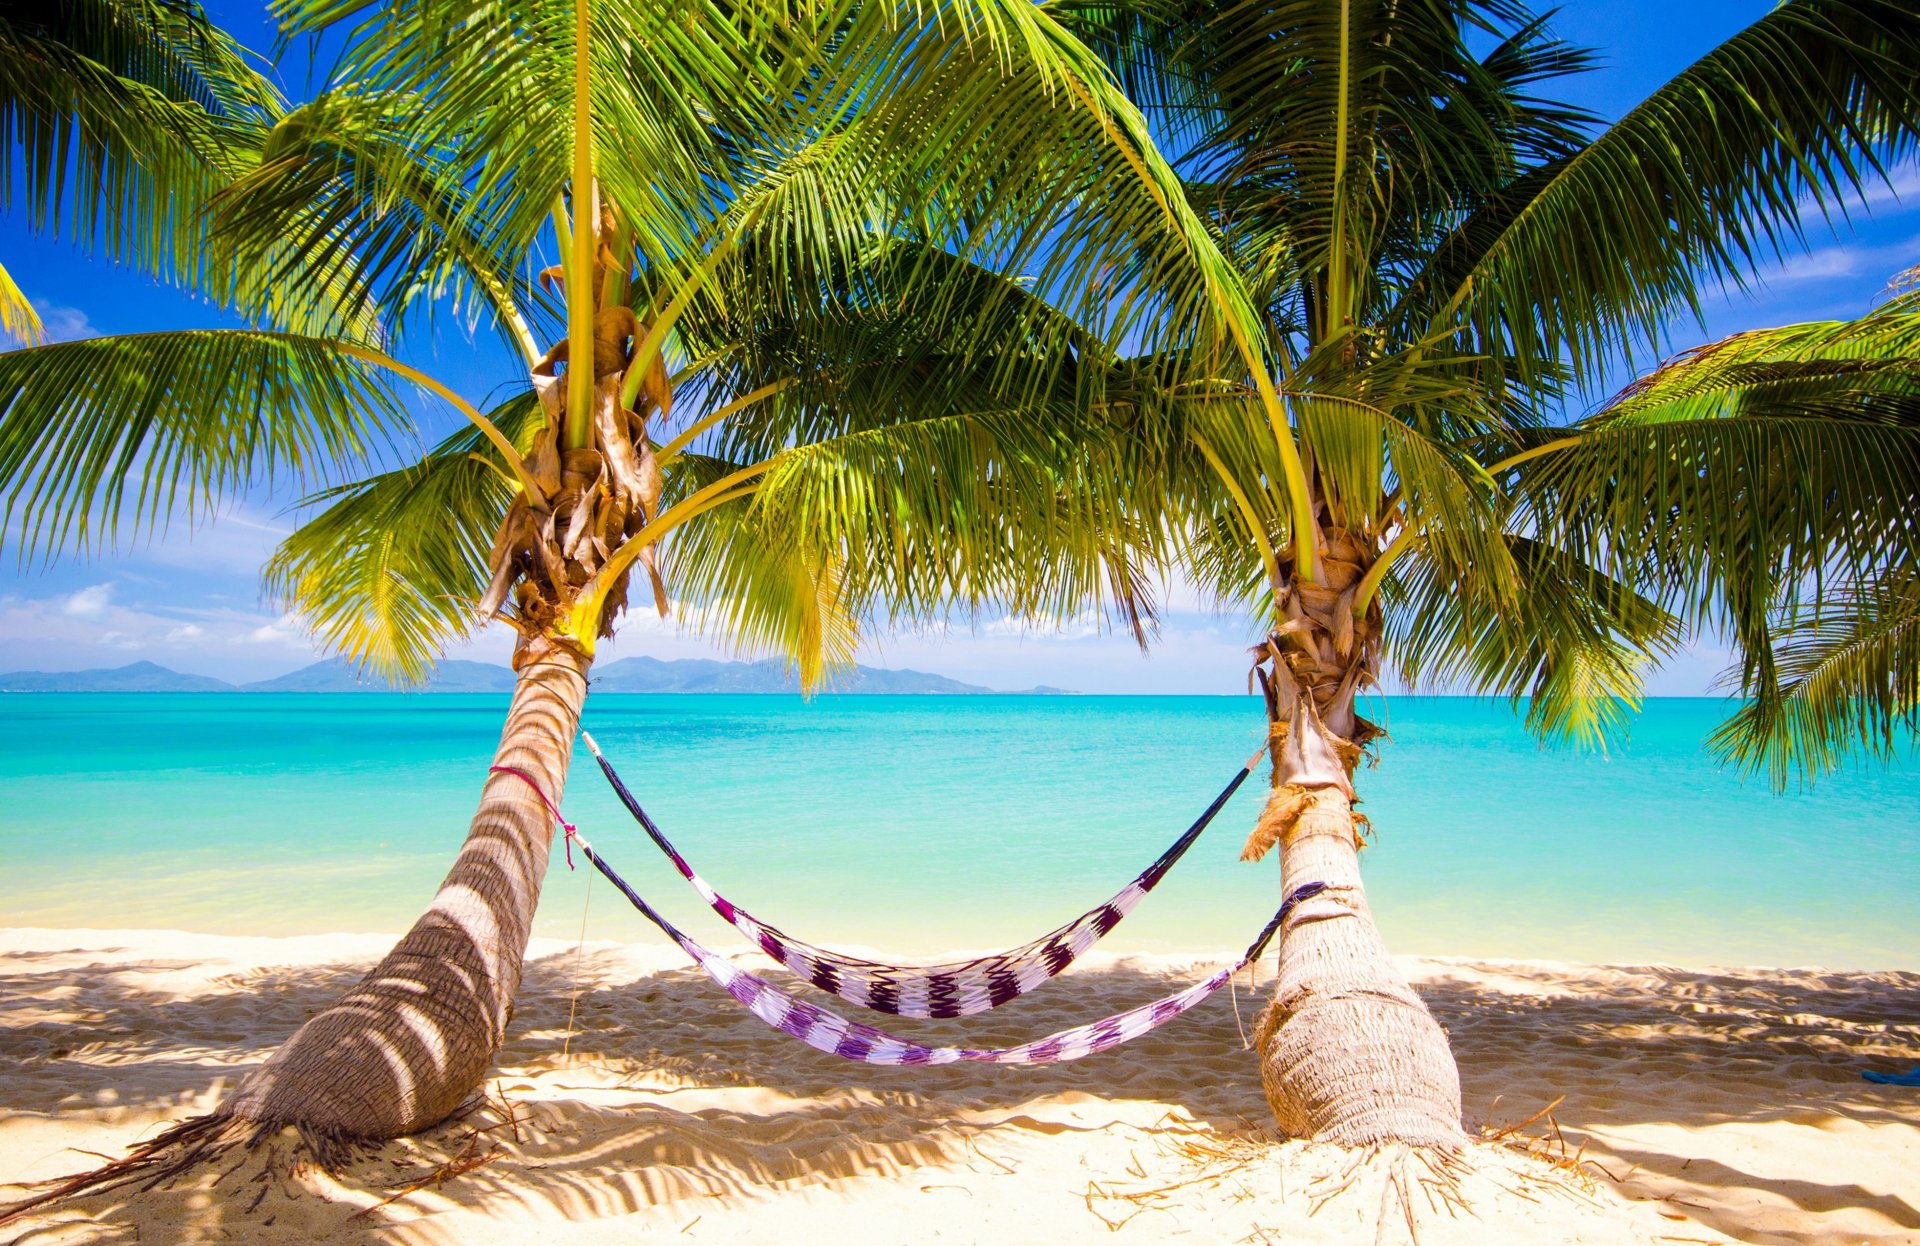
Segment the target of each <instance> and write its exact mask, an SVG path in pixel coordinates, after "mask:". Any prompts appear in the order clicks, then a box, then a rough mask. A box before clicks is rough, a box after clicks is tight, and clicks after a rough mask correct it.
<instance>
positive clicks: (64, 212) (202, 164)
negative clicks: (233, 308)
mask: <svg viewBox="0 0 1920 1246" xmlns="http://www.w3.org/2000/svg"><path fill="white" fill-rule="evenodd" d="M15 9H16V11H15V12H11V13H9V15H8V16H7V18H6V19H5V20H4V21H0V131H4V133H6V134H7V135H8V136H9V147H10V153H9V158H8V159H7V160H5V161H4V162H0V207H4V208H5V209H7V210H10V211H18V212H20V213H22V215H23V217H24V219H25V221H26V223H27V225H28V227H29V228H30V229H32V230H34V231H36V232H43V233H50V234H57V235H61V236H65V237H68V238H72V239H74V240H76V241H78V242H80V243H81V244H82V245H84V246H87V247H89V248H92V249H94V250H96V251H98V252H100V253H101V254H103V255H105V256H107V257H108V258H110V259H114V260H118V261H121V262H125V263H131V264H134V265H136V266H138V267H140V268H142V269H145V270H147V271H149V272H152V273H155V274H157V275H159V276H161V277H163V278H165V279H167V280H170V281H174V282H177V283H179V284H181V285H183V286H186V287H187V288H190V289H195V290H199V291H202V292H205V293H207V294H209V295H211V296H213V297H215V298H217V299H220V300H222V301H230V302H235V303H236V304H238V305H241V306H243V307H247V308H251V307H252V306H254V304H253V303H251V302H250V301H249V299H248V297H247V296H248V295H249V293H252V294H256V295H257V294H258V293H259V292H257V291H249V290H248V288H247V286H246V282H245V279H244V277H243V276H242V275H241V274H240V273H238V272H237V271H236V270H234V269H233V268H231V267H230V266H227V265H225V264H223V263H221V262H220V257H219V256H218V255H217V253H216V252H215V250H214V249H211V248H210V247H209V244H208V240H207V237H206V233H205V229H204V221H203V220H202V219H201V213H202V211H203V210H204V208H205V205H206V204H207V202H208V201H209V199H210V198H211V196H212V195H213V193H214V192H215V191H216V190H217V189H218V188H219V186H220V185H221V184H222V182H224V180H225V179H226V178H228V177H229V176H231V175H232V174H233V173H234V172H236V171H238V169H239V168H240V167H242V166H243V165H244V163H245V162H246V160H247V158H248V153H249V151H250V150H251V148H252V145H253V144H254V143H255V142H257V140H258V137H259V134H260V133H261V131H262V130H263V128H264V126H265V125H266V124H268V123H269V122H270V121H271V119H272V117H274V116H275V115H277V114H278V112H279V111H280V109H281V107H282V104H281V101H280V98H279V95H278V93H277V92H275V91H274V90H273V88H272V87H271V85H269V84H268V83H267V81H266V79H264V78H263V77H261V76H260V75H259V74H258V73H256V72H255V71H254V70H253V69H252V68H251V67H250V66H249V65H248V64H247V63H246V60H245V58H244V55H243V53H242V52H241V50H240V48H239V47H238V45H236V44H235V43H234V42H233V41H232V39H230V38H229V37H228V36H227V35H226V34H225V33H224V32H222V31H220V30H219V29H217V28H216V27H214V26H213V25H212V24H211V23H210V22H208V20H207V18H206V15H205V13H204V11H203V10H202V9H201V8H200V6H199V5H197V4H193V3H171V2H167V0H76V2H75V3H60V4H47V5H38V6H15Z"/></svg>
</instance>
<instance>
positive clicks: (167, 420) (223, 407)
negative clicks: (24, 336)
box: [0, 330, 402, 559]
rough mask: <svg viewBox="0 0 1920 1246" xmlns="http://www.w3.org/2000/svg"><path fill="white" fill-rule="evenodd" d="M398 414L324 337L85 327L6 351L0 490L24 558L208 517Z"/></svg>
mask: <svg viewBox="0 0 1920 1246" xmlns="http://www.w3.org/2000/svg"><path fill="white" fill-rule="evenodd" d="M401 421H402V415H401V412H400V410H399V408H398V406H397V405H396V403H395V402H394V399H393V396H392V394H391V393H390V392H389V391H388V389H387V388H386V385H385V383H384V380H383V379H382V378H381V377H380V376H379V375H378V374H376V373H375V372H373V370H372V369H371V367H370V365H368V364H366V363H365V362H363V361H362V360H360V359H357V358H354V357H350V356H347V355H345V354H343V353H341V352H340V351H339V350H338V349H337V348H336V345H335V344H334V343H332V342H329V341H325V340H321V339H315V338H306V337H300V336H296V335H292V334H284V333H263V332H255V331H251V330H200V331H181V332H172V333H144V334H131V335H127V336H124V337H102V338H90V339H86V340H83V341H77V342H60V343H55V344H52V345H46V346H35V347H29V348H27V349H23V350H15V351H10V352H7V353H5V354H0V482H4V483H3V484H0V488H3V489H4V496H5V500H6V502H5V520H6V525H7V533H8V537H9V539H10V541H11V542H12V543H13V544H14V546H15V549H16V551H17V553H18V555H19V556H20V557H22V558H29V559H30V558H35V557H41V558H47V557H52V556H54V555H56V554H59V553H62V552H64V551H67V550H69V549H87V548H91V547H96V546H103V547H104V546H111V545H113V544H115V543H117V542H119V541H124V540H129V539H135V538H137V537H139V536H141V535H143V534H146V533H151V532H153V531H155V530H156V529H157V528H159V527H160V526H161V525H164V524H165V523H166V522H168V520H169V519H170V517H173V516H175V515H180V516H184V517H187V518H190V519H191V518H195V517H199V516H203V515H206V514H208V513H210V512H211V510H212V509H213V508H214V507H215V506H216V505H217V504H218V503H219V502H220V501H221V500H222V499H223V498H225V497H228V496H230V495H232V494H233V493H234V492H236V491H237V490H240V489H243V488H246V487H249V486H253V485H258V484H260V483H262V482H263V481H267V480H270V479H271V478H272V476H273V475H274V473H276V472H277V471H283V470H286V469H289V468H291V469H293V470H294V471H295V472H297V473H300V474H301V475H308V476H310V475H321V474H325V473H328V472H331V471H336V470H342V469H344V468H345V467H347V466H348V465H350V464H352V463H353V462H354V461H356V460H360V459H364V458H365V457H367V456H369V455H371V454H374V453H377V452H378V451H379V450H380V449H381V448H382V447H383V446H384V444H385V442H386V439H387V438H388V437H389V436H390V435H391V434H392V432H393V431H394V430H395V429H397V428H398V427H399V426H400V424H401Z"/></svg>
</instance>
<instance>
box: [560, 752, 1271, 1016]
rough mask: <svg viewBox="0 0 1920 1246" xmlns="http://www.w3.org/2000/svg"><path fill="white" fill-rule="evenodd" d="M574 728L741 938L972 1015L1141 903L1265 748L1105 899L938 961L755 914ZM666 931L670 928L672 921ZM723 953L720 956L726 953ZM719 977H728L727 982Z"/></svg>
mask: <svg viewBox="0 0 1920 1246" xmlns="http://www.w3.org/2000/svg"><path fill="white" fill-rule="evenodd" d="M580 735H581V738H582V739H584V740H585V741H586V742H587V747H588V748H589V749H591V750H593V757H594V760H595V761H597V762H599V763H600V772H601V773H602V774H604V775H606V776H607V782H608V783H610V784H612V785H613V790H614V792H615V793H616V794H618V796H619V797H620V803H622V804H624V805H625V806H626V807H627V812H628V813H631V814H632V815H633V818H634V821H636V822H638V823H639V824H640V826H641V828H642V829H644V830H645V831H646V833H647V835H648V837H649V838H650V839H652V840H653V842H654V844H655V846H657V847H658V848H659V849H660V851H661V852H663V853H665V854H666V856H667V859H668V860H669V861H672V862H673V865H674V868H675V869H677V870H679V871H680V876H681V877H682V878H684V879H686V880H687V882H688V883H690V884H692V886H693V889H694V890H695V891H697V892H699V893H700V897H701V899H703V900H705V901H706V902H707V904H708V906H709V907H711V908H712V909H713V911H714V912H716V913H718V914H719V915H720V916H721V917H722V918H723V919H724V920H726V921H727V922H729V923H731V924H732V925H733V928H734V929H736V930H738V931H739V932H740V933H741V934H743V935H745V936H746V938H747V942H749V943H751V944H752V945H753V946H754V947H757V948H759V949H760V950H761V951H762V952H765V953H766V954H767V955H768V956H770V957H772V958H773V959H774V960H776V961H778V962H779V963H780V964H782V965H785V966H786V967H787V968H788V969H790V970H792V971H793V972H794V973H796V974H798V975H799V976H800V977H802V978H804V979H806V980H807V981H808V982H810V983H812V984H813V985H814V986H817V987H819V988H820V989H821V990H823V991H826V992H828V993H830V994H833V995H838V996H839V997H840V998H841V999H844V1000H846V1001H847V1002H848V1003H851V1004H858V1005H859V1006H861V1007H862V1008H871V1009H873V1010H874V1011H875V1012H884V1013H890V1014H892V1015H894V1016H898V1017H970V1016H973V1015H974V1014H976V1013H982V1012H986V1011H987V1010H988V1009H991V1008H998V1007H999V1006H1000V1005H1002V1004H1004V1003H1006V1002H1007V1001H1008V1000H1010V999H1014V998H1017V997H1018V996H1021V995H1025V994H1026V993H1027V992H1028V991H1031V990H1033V989H1034V988H1036V987H1038V986H1040V985H1042V984H1043V983H1045V982H1047V981H1048V980H1049V979H1051V978H1052V977H1053V976H1054V975H1056V974H1058V973H1060V972H1061V971H1063V970H1065V969H1066V967H1067V966H1068V965H1071V964H1072V963H1073V962H1074V960H1075V959H1076V958H1077V957H1079V956H1080V955H1081V954H1082V953H1083V952H1085V951H1086V950H1087V949H1088V948H1091V947H1092V946H1093V945H1094V944H1096V943H1098V942H1099V941H1100V940H1101V939H1102V938H1103V937H1104V936H1105V935H1106V934H1107V933H1108V932H1109V931H1111V930H1112V929H1113V928H1114V927H1115V926H1118V925H1119V924H1120V922H1121V920H1122V919H1123V918H1125V917H1126V916H1127V914H1129V913H1131V912H1133V910H1134V909H1136V908H1138V907H1139V906H1140V902H1141V901H1142V900H1144V899H1146V898H1147V893H1148V892H1150V891H1152V890H1153V889H1154V888H1155V887H1156V886H1158V885H1159V883H1160V880H1161V879H1162V878H1164V877H1165V876H1166V874H1167V871H1168V870H1171V869H1172V868H1173V867H1174V864H1175V863H1176V862H1178V861H1179V860H1180V858H1181V857H1183V856H1185V855H1186V852H1187V849H1189V848H1191V847H1193V844H1194V841H1195V840H1197V839H1199V838H1200V833H1201V832H1202V831H1204V830H1206V829H1207V824H1208V823H1210V822H1212V821H1213V819H1214V816H1215V815H1216V814H1218V813H1219V812H1220V810H1221V809H1222V808H1223V807H1225V805H1226V803H1227V801H1228V800H1229V799H1231V798H1232V796H1233V794H1234V793H1235V792H1237V791H1239V790H1240V785H1241V784H1242V783H1244V782H1246V778H1247V776H1248V775H1249V774H1251V773H1252V772H1253V768H1254V767H1255V766H1256V765H1258V764H1259V762H1260V759H1261V758H1262V757H1264V756H1266V751H1267V750H1266V748H1265V747H1264V746H1262V747H1261V749H1260V751H1259V752H1257V753H1255V754H1254V755H1253V756H1252V757H1251V758H1249V759H1248V760H1247V764H1246V765H1245V766H1242V767H1241V768H1240V772H1239V773H1238V774H1236V775H1234V776H1233V781H1232V782H1230V783H1228V784H1227V786H1226V788H1225V790H1223V791H1222V792H1221V793H1220V794H1219V795H1218V796H1216V797H1214V799H1213V803H1212V804H1211V805H1208V806H1207V809H1206V812H1204V813H1202V814H1201V815H1200V817H1199V819H1198V820H1197V821H1195V822H1194V824H1193V825H1192V826H1190V827H1188V828H1187V830H1186V833H1185V834H1183V835H1181V836H1180V838H1179V839H1176V840H1174V841H1173V844H1172V845H1171V846H1170V847H1168V849H1167V850H1166V851H1165V852H1163V853H1161V854H1160V856H1159V859H1157V860H1156V861H1154V863H1153V864H1152V865H1150V866H1148V867H1147V868H1146V869H1145V870H1144V871H1143V872H1142V873H1141V874H1140V875H1139V876H1138V877H1137V878H1135V879H1134V880H1133V881H1132V882H1130V883H1128V884H1127V885H1126V886H1125V887H1123V888H1122V889H1121V890H1120V893H1119V894H1118V895H1116V896H1114V897H1113V898H1112V899H1111V900H1108V901H1107V902H1106V903H1105V904H1101V905H1097V906H1095V907H1094V908H1091V909H1089V910H1087V911H1086V912H1085V913H1082V914H1081V915H1080V916H1078V917H1076V918H1074V919H1073V920H1072V921H1070V922H1068V923H1067V924H1066V925H1064V926H1061V927H1060V928H1058V929H1057V930H1053V931H1050V932H1048V933H1047V934H1044V935H1041V936H1040V937H1039V938H1037V939H1035V940H1033V941H1032V942H1031V943H1025V944H1022V945H1021V946H1019V947H1017V948H1013V949H1012V950H1010V951H1006V952H998V953H995V954H994V955H992V956H982V957H980V958H978V959H976V960H966V961H955V962H952V963H949V964H944V965H890V964H886V963H884V962H881V961H871V960H862V959H860V958H859V957H857V956H848V955H845V954H844V953H840V952H833V951H829V950H827V949H826V948H822V947H816V946H814V945H813V944H810V943H805V942H802V941H801V940H799V939H796V938H794V937H793V936H792V935H789V934H787V933H786V932H785V931H783V930H781V929H780V928H779V927H777V926H773V925H769V924H768V923H766V922H763V921H760V920H759V919H757V918H755V917H754V916H753V914H751V913H748V912H746V911H745V910H744V909H741V908H739V907H738V906H737V905H735V904H734V903H733V902H732V901H730V900H728V899H727V898H726V897H725V896H723V895H720V894H719V893H718V892H716V891H715V890H714V889H713V887H712V886H711V885H709V884H708V882H707V880H706V879H704V878H702V877H700V875H699V874H697V873H695V872H694V869H693V867H692V866H691V865H689V864H687V860H686V858H685V857H683V856H681V855H680V852H679V850H678V849H676V848H675V847H674V846H673V844H672V843H671V842H669V841H668V839H667V837H666V836H665V835H664V834H663V833H661V830H660V828H659V827H657V826H655V825H654V823H653V819H652V818H650V817H648V816H647V811H646V810H644V809H642V808H641V807H640V802H639V801H637V800H635V799H634V797H633V793H632V792H629V791H628V790H627V785H626V784H624V783H622V782H621V781H620V775H619V774H618V773H617V772H616V771H615V770H614V768H613V764H612V763H611V762H609V761H608V760H607V759H606V757H605V756H604V755H603V754H602V753H601V752H600V747H599V745H597V744H595V743H594V742H593V737H592V736H591V735H588V734H587V733H586V732H584V731H583V732H581V733H580ZM602 872H603V873H604V872H605V871H604V870H602ZM668 933H669V934H673V933H674V932H673V931H671V930H669V931H668ZM675 937H676V938H677V937H678V935H675ZM683 946H684V945H683ZM689 950H691V949H689ZM695 959H699V954H697V953H696V954H695ZM703 963H704V962H703ZM720 963H721V964H726V962H724V961H722V962H720ZM729 969H730V970H731V967H730V966H729ZM710 972H711V971H710ZM735 972H737V971H735ZM754 980H755V981H757V979H754ZM722 985H726V984H725V983H724V982H723V983H722ZM728 989H729V990H732V989H733V988H732V987H728ZM769 989H771V988H769ZM1199 998H1205V996H1204V994H1203V995H1202V996H1200V997H1198V998H1197V999H1196V1001H1195V1002H1198V999H1199ZM741 1002H742V1003H746V1002H747V1001H745V1000H742V1001H741ZM749 1006H751V1005H749ZM805 1006H806V1005H802V1007H805ZM1189 1006H1191V1005H1189ZM828 1015H831V1014H828Z"/></svg>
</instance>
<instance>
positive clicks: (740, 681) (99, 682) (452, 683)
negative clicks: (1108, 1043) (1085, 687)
mask: <svg viewBox="0 0 1920 1246" xmlns="http://www.w3.org/2000/svg"><path fill="white" fill-rule="evenodd" d="M592 680H593V690H594V691H595V692H603V693H604V692H750V693H779V692H787V693H793V692H798V691H800V681H799V680H798V679H797V678H796V677H795V676H794V674H793V672H792V671H791V670H789V669H788V668H787V666H786V665H785V664H784V663H781V662H777V661H772V660H768V661H763V662H720V661H715V660H714V659H712V658H680V659H677V660H675V661H662V660H660V659H659V658H621V659H620V660H618V661H615V662H608V663H606V664H604V665H602V666H596V667H595V668H594V669H593V673H592ZM512 689H513V672H512V671H511V670H509V669H508V668H506V667H504V666H494V665H492V664H491V663H487V662H463V661H447V662H442V663H441V664H440V665H439V666H438V667H437V668H435V670H434V672H433V677H432V678H431V679H429V680H428V681H427V683H426V685H425V686H424V687H422V688H419V689H414V691H419V692H501V693H504V692H510V691H512ZM390 691H393V688H392V686H391V685H389V684H386V683H383V682H381V681H380V680H377V679H368V678H367V677H365V676H364V675H362V674H361V673H360V672H359V671H358V670H357V669H355V667H354V666H353V665H352V663H350V662H348V661H347V660H346V659H344V658H330V659H328V660H326V661H323V662H315V663H314V664H313V665H312V666H303V667H301V668H300V669H299V670H297V671H290V672H288V673H287V674H285V675H281V676H278V677H276V678H273V679H262V680H257V681H255V682H253V683H246V684H232V683H228V682H227V681H226V680H224V679H215V678H213V677H212V676H209V675H187V674H183V673H181V672H180V671H174V670H168V669H167V668H166V667H164V666H160V665H158V664H156V663H153V662H135V663H133V664H132V665H130V666H116V667H112V668H100V669H96V670H86V671H13V672H11V673H6V674H0V692H390ZM822 691H824V692H829V693H893V694H901V693H909V694H936V695H946V696H993V695H1027V696H1070V695H1072V694H1071V693H1070V692H1068V691H1067V690H1066V689H1064V688H1049V687H1046V686H1044V685H1043V686H1041V687H1037V688H1027V689H1023V690H1022V691H1021V692H1020V693H1014V694H1002V693H999V692H998V690H997V689H993V688H983V687H981V686H979V685H978V684H967V683H961V682H960V681H959V680H957V679H948V678H947V677H946V676H945V675H933V674H929V673H928V672H926V671H906V670H900V671H895V670H885V669H882V668H879V667H872V666H856V667H854V668H853V669H852V670H849V671H844V672H842V673H840V674H839V675H838V676H837V677H835V678H834V679H833V680H832V681H831V682H830V684H829V686H828V687H826V688H824V689H822Z"/></svg>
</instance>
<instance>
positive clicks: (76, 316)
mask: <svg viewBox="0 0 1920 1246" xmlns="http://www.w3.org/2000/svg"><path fill="white" fill-rule="evenodd" d="M33 310H34V311H36V312H38V313H39V315H40V323H41V324H42V325H44V326H45V327H46V330H47V341H49V342H77V341H79V340H80V339H81V338H86V337H99V336H100V331H99V330H98V329H96V328H94V327H93V322H92V321H90V320H88V319H87V313H86V312H84V311H81V310H80V309H79V308H78V307H64V306H61V305H60V304H58V303H52V302H49V301H48V300H46V299H34V300H33Z"/></svg>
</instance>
